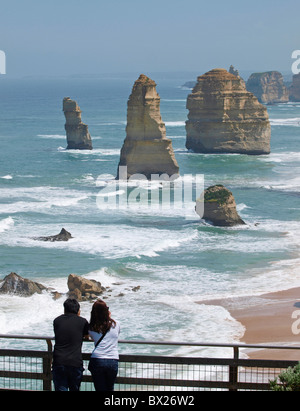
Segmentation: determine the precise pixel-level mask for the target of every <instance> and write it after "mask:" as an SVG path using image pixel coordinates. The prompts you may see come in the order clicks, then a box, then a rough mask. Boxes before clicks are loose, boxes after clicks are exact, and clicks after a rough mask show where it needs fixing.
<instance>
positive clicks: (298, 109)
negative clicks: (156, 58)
mask: <svg viewBox="0 0 300 411" xmlns="http://www.w3.org/2000/svg"><path fill="white" fill-rule="evenodd" d="M146 74H147V73H146ZM200 74H202V73H199V75H200ZM150 77H152V78H153V79H154V80H155V81H156V82H157V91H158V93H159V95H160V97H161V114H162V119H163V121H164V122H165V124H166V129H167V136H168V137H169V138H171V139H172V141H173V148H174V151H175V156H176V159H177V162H178V164H179V167H180V175H181V178H183V179H184V178H190V176H191V175H192V176H195V175H197V174H203V175H204V183H205V187H208V186H210V185H212V184H223V185H225V186H226V187H227V188H229V189H230V190H231V191H232V192H233V194H234V196H235V199H236V203H237V208H238V211H239V213H240V215H241V217H242V218H243V220H244V221H245V222H246V223H247V224H246V225H245V226H239V227H234V228H218V227H213V226H211V225H209V224H207V223H205V222H204V221H203V220H200V218H199V217H198V216H197V214H196V213H195V212H194V206H195V204H194V203H193V202H190V204H188V205H187V207H188V208H189V209H190V211H191V215H192V217H191V216H190V218H188V219H187V218H186V215H185V211H186V210H184V209H180V208H166V209H163V210H159V209H152V208H147V207H143V205H142V204H139V205H137V206H136V207H130V208H126V207H125V208H110V207H107V208H102V209H99V208H98V207H97V196H98V195H99V193H100V192H101V190H102V189H103V187H104V186H105V184H106V181H111V180H112V178H113V176H116V173H117V167H118V163H119V156H120V149H121V147H122V144H123V141H124V139H125V137H126V132H125V127H126V116H127V100H128V97H129V95H130V93H131V89H132V86H133V83H134V81H135V80H136V79H137V78H138V74H137V75H134V74H133V75H121V74H120V75H118V76H117V75H115V76H94V77H87V78H85V77H79V76H78V77H66V78H58V77H57V78H56V77H53V78H42V77H41V78H30V77H28V78H20V79H17V78H9V77H5V76H2V77H1V79H0V143H1V150H0V158H1V163H0V256H1V257H0V280H1V279H3V278H4V277H5V276H6V275H8V274H9V273H10V272H16V273H17V274H19V275H21V276H22V277H25V278H29V279H31V280H34V281H38V282H40V283H42V284H44V285H45V286H49V287H53V288H54V289H55V290H57V291H59V292H62V293H65V292H67V278H68V275H69V274H71V273H73V274H77V275H82V276H84V277H86V278H90V279H95V280H98V281H100V282H101V283H102V285H103V286H105V287H107V288H108V289H110V290H111V291H107V292H106V296H107V300H106V301H107V303H108V305H109V307H110V310H111V312H112V315H113V317H114V318H116V319H118V320H119V321H120V323H121V330H122V331H121V336H120V337H121V338H122V339H127V340H135V339H138V340H152V341H172V342H176V341H180V342H207V343H208V342H209V343H214V342H218V343H222V342H223V343H232V342H236V341H238V340H239V338H240V337H241V336H242V335H243V332H244V329H243V327H242V325H241V324H240V323H238V322H237V321H236V320H235V319H233V318H232V317H231V316H230V314H229V313H228V312H227V311H226V310H225V309H224V308H222V307H217V306H209V305H205V304H204V302H205V300H210V299H216V298H226V297H234V296H247V295H258V294H261V293H265V292H271V291H279V290H283V289H287V288H290V287H295V286H299V285H300V280H299V274H298V266H299V261H300V255H299V240H300V235H299V232H300V203H299V195H300V194H299V193H300V177H299V175H300V136H299V129H300V103H286V104H278V105H275V106H268V111H269V115H270V120H271V125H272V142H271V147H272V152H271V154H270V155H264V156H246V155H225V154H224V155H209V154H195V153H191V152H188V151H187V150H186V148H185V138H186V134H185V121H186V120H187V110H186V98H187V95H188V94H189V93H190V92H191V91H190V90H189V89H186V88H183V87H181V85H182V84H184V83H185V82H186V81H188V80H193V78H187V77H186V76H184V75H180V74H178V75H177V76H175V75H173V76H168V75H162V74H157V75H155V74H153V75H150ZM195 78H196V77H195ZM67 96H69V97H71V98H72V99H75V100H76V101H77V103H78V104H79V106H80V108H81V110H82V121H83V122H84V123H86V124H88V126H89V131H90V133H91V136H92V140H93V146H94V150H92V151H77V150H68V151H67V150H66V136H65V130H64V124H65V118H64V114H63V112H62V101H63V98H64V97H67ZM99 176H100V177H99ZM99 181H100V184H99ZM157 189H159V188H157ZM154 190H155V188H154ZM63 227H64V228H65V229H66V230H68V231H69V232H71V234H72V236H73V237H74V238H73V239H72V240H70V241H68V242H66V243H65V242H64V243H49V242H41V241H36V240H34V237H39V236H48V235H54V234H58V233H59V232H60V230H61V228H63ZM137 286H139V287H140V288H139V289H138V290H137V291H134V290H133V289H134V288H135V287H137ZM63 301H64V298H62V299H59V300H56V301H54V300H53V299H52V298H51V296H49V295H48V294H42V295H34V296H32V297H30V298H23V297H16V296H9V295H1V296H0V333H2V334H21V335H39V336H40V335H53V329H52V322H53V319H54V318H55V317H56V316H58V315H60V314H61V313H62V311H63V307H62V304H63ZM198 302H200V304H198ZM90 310H91V303H89V302H84V303H81V314H82V316H84V317H86V318H87V319H89V316H90ZM10 344H12V343H11V342H10ZM22 344H23V346H24V344H25V345H26V346H28V347H29V346H30V344H31V343H30V342H27V343H26V342H25V343H24V342H23V343H22ZM130 350H131V351H133V350H134V348H133V347H131V348H130ZM146 350H148V351H149V348H147V349H146ZM165 350H166V349H165ZM148 351H147V352H148ZM152 351H153V352H165V351H163V350H162V349H161V350H159V349H158V348H151V352H152ZM179 351H180V352H184V353H187V352H188V353H189V354H195V352H196V351H197V350H196V349H195V348H193V349H187V348H185V349H183V350H178V349H177V348H169V349H168V353H173V354H178V353H179Z"/></svg>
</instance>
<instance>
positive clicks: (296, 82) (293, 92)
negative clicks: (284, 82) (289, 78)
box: [289, 73, 300, 102]
mask: <svg viewBox="0 0 300 411" xmlns="http://www.w3.org/2000/svg"><path fill="white" fill-rule="evenodd" d="M289 93H290V101H297V102H298V101H300V73H299V74H295V75H294V76H293V83H292V85H291V87H290V89H289Z"/></svg>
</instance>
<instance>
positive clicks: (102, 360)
mask: <svg viewBox="0 0 300 411" xmlns="http://www.w3.org/2000/svg"><path fill="white" fill-rule="evenodd" d="M119 334H120V325H119V323H118V322H117V321H115V320H113V319H112V318H111V313H110V311H109V307H107V305H106V303H105V302H104V301H102V300H97V301H96V302H95V303H94V305H93V308H92V312H91V320H90V326H89V335H90V337H91V338H92V339H93V341H94V343H95V348H94V351H93V352H92V355H91V359H90V363H89V370H90V372H91V374H92V377H93V382H94V386H95V390H96V391H113V390H114V383H115V380H116V377H117V374H118V365H119V352H118V338H119Z"/></svg>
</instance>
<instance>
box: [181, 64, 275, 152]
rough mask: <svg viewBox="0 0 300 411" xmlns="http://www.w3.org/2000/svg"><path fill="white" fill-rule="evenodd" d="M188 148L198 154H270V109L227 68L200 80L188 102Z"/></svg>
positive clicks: (216, 70) (214, 71) (212, 72)
mask: <svg viewBox="0 0 300 411" xmlns="http://www.w3.org/2000/svg"><path fill="white" fill-rule="evenodd" d="M187 109H188V110H189V114H188V121H187V122H186V134H187V139H186V147H187V149H190V150H193V151H194V152H196V153H240V154H253V155H258V154H269V153H270V150H271V148H270V140H271V125H270V121H269V115H268V111H267V108H266V107H265V106H264V105H262V104H261V103H259V101H258V99H257V98H256V97H255V96H254V95H253V94H252V93H250V92H249V91H247V90H246V87H245V84H244V81H243V80H242V79H241V78H240V77H237V76H235V75H233V74H230V73H228V71H227V70H225V69H214V70H211V71H209V72H208V73H206V74H204V75H203V76H200V77H198V81H197V84H196V86H195V87H194V89H193V91H192V94H190V95H189V96H188V99H187Z"/></svg>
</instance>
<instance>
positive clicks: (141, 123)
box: [117, 74, 179, 179]
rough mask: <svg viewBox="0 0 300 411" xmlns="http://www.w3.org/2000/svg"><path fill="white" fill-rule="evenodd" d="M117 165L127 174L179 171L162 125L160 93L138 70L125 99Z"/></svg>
mask: <svg viewBox="0 0 300 411" xmlns="http://www.w3.org/2000/svg"><path fill="white" fill-rule="evenodd" d="M120 166H127V176H121V175H120V174H119V170H118V176H117V179H119V178H122V179H123V178H124V177H125V178H130V177H131V176H132V175H134V174H143V175H144V176H146V177H147V179H151V175H153V174H159V175H161V174H167V175H168V176H173V175H175V174H178V173H179V167H178V164H177V161H176V159H175V155H174V151H173V147H172V141H171V140H170V139H168V138H166V127H165V124H164V123H163V122H162V118H161V114H160V97H159V95H158V93H157V91H156V83H155V82H154V81H153V80H151V79H150V78H149V77H147V76H145V75H143V74H141V75H140V77H139V79H138V80H137V81H136V82H135V83H134V86H133V89H132V93H131V95H130V97H129V100H128V109H127V127H126V139H125V141H124V144H123V147H122V150H121V156H120V163H119V167H120Z"/></svg>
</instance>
